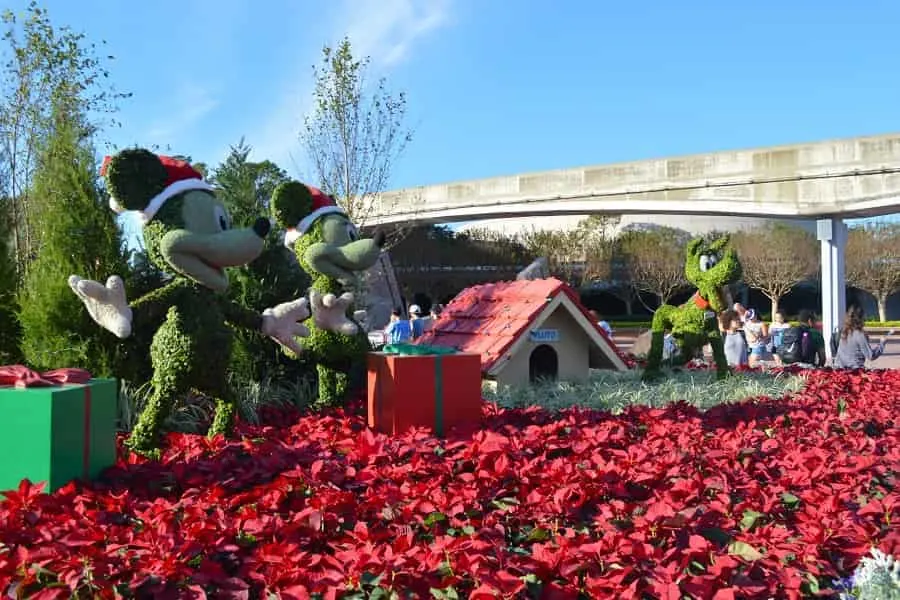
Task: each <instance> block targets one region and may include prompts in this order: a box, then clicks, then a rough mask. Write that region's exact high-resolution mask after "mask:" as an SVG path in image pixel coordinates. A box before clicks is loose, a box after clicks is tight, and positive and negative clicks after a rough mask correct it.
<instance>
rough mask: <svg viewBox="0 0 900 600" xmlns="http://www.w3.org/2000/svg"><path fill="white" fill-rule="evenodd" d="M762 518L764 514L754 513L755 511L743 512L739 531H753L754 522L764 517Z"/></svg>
mask: <svg viewBox="0 0 900 600" xmlns="http://www.w3.org/2000/svg"><path fill="white" fill-rule="evenodd" d="M764 516H765V514H763V513H761V512H756V511H755V510H745V511H744V516H743V518H742V519H741V529H743V530H744V531H749V530H750V529H753V526H754V525H756V521H757V520H758V519H759V518H760V517H764Z"/></svg>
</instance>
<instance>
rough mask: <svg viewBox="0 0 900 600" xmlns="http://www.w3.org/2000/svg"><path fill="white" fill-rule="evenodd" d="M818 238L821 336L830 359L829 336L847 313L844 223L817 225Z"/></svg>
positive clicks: (845, 236) (833, 221)
mask: <svg viewBox="0 0 900 600" xmlns="http://www.w3.org/2000/svg"><path fill="white" fill-rule="evenodd" d="M817 229H818V238H819V242H820V243H821V245H822V285H821V290H822V335H823V336H824V337H825V352H826V354H827V355H828V359H829V361H830V360H831V359H832V358H833V357H832V356H831V337H832V333H833V332H834V331H835V330H836V329H838V328H839V327H841V325H842V324H843V320H844V314H845V313H846V312H847V288H846V280H845V272H844V249H845V247H846V245H847V224H846V223H844V221H843V219H820V220H819V221H817Z"/></svg>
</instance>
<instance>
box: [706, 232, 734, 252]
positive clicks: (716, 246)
mask: <svg viewBox="0 0 900 600" xmlns="http://www.w3.org/2000/svg"><path fill="white" fill-rule="evenodd" d="M730 240H731V236H729V235H728V234H727V233H726V234H724V235H721V236H720V237H718V238H717V239H716V240H714V241H713V243H711V244H710V245H709V249H710V250H712V251H713V252H722V250H724V249H725V248H726V247H727V246H728V242H729V241H730Z"/></svg>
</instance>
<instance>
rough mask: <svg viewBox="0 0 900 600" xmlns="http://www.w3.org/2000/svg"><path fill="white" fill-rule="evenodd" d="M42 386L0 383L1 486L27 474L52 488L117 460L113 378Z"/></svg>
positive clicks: (16, 483)
mask: <svg viewBox="0 0 900 600" xmlns="http://www.w3.org/2000/svg"><path fill="white" fill-rule="evenodd" d="M42 385H45V386H46V387H31V386H30V384H24V385H23V386H19V385H18V382H17V385H16V386H0V490H10V489H16V488H17V487H18V486H19V483H20V482H21V481H22V480H23V479H29V480H30V481H31V482H32V483H37V482H41V481H43V482H46V483H47V486H46V488H45V490H46V491H48V492H53V491H55V490H57V489H59V488H61V487H62V486H64V485H66V484H67V483H69V482H70V481H72V480H73V479H79V478H81V479H85V480H90V479H93V478H95V477H97V476H98V475H99V474H100V472H101V471H103V470H104V469H105V468H107V467H109V466H112V465H114V464H115V462H116V419H117V413H118V383H117V381H116V380H115V379H90V380H89V381H88V382H87V383H84V384H66V383H63V384H62V385H53V384H52V383H51V384H50V385H47V383H46V382H45V383H44V384H42ZM25 386H27V387H25Z"/></svg>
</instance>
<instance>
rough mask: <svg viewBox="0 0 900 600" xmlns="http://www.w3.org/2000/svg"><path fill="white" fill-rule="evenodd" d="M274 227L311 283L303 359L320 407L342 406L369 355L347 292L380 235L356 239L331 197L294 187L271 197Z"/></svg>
mask: <svg viewBox="0 0 900 600" xmlns="http://www.w3.org/2000/svg"><path fill="white" fill-rule="evenodd" d="M272 212H273V215H274V218H275V221H276V222H277V223H278V224H279V225H280V226H282V227H284V228H285V229H286V230H287V233H286V235H285V240H284V243H285V245H286V246H287V247H288V248H293V250H294V254H296V256H297V260H298V261H299V263H300V267H301V268H302V269H303V270H304V271H306V272H307V273H308V274H309V275H310V277H311V278H312V286H311V289H310V302H311V304H312V313H313V318H312V321H313V322H312V324H310V326H309V336H308V337H307V338H306V339H305V340H304V342H303V354H304V356H305V357H308V358H309V359H311V360H312V361H313V362H315V364H316V370H317V374H318V378H319V402H318V404H319V405H320V406H329V405H334V404H337V403H339V402H340V401H342V400H343V399H344V398H345V397H346V395H347V394H348V392H350V391H351V390H352V389H354V388H355V387H356V385H357V384H359V383H361V375H362V374H363V373H364V369H365V355H366V353H367V352H369V351H370V350H371V344H370V343H369V339H368V336H367V335H366V333H365V331H364V330H363V328H362V327H360V325H359V323H358V320H360V319H361V318H362V314H364V312H365V311H356V312H353V311H352V304H353V294H352V293H351V292H350V291H349V290H350V289H352V285H353V283H354V282H355V279H356V277H358V276H359V274H360V273H361V272H363V271H365V270H367V269H369V268H370V267H372V266H373V265H374V264H375V262H376V261H377V260H378V257H379V255H380V254H381V246H382V245H383V244H384V235H383V234H381V233H376V234H375V237H374V238H371V239H360V237H359V232H358V231H357V229H356V227H355V226H354V225H353V223H351V222H350V219H349V218H348V217H347V214H346V213H345V212H344V210H343V209H341V208H340V207H339V206H338V205H337V202H336V201H335V200H334V198H333V197H331V196H328V195H326V194H324V193H323V192H321V191H320V190H317V189H316V188H313V187H310V186H307V185H304V184H302V183H300V182H298V181H289V182H285V183H283V184H281V185H279V186H278V187H277V188H276V189H275V192H274V193H273V195H272Z"/></svg>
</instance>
